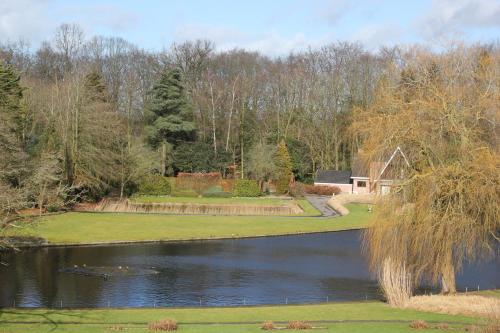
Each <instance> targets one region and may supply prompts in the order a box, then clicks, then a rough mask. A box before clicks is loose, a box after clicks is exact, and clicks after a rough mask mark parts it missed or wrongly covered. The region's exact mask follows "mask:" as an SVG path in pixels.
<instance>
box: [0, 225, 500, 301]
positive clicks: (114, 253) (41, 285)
mask: <svg viewBox="0 0 500 333" xmlns="http://www.w3.org/2000/svg"><path fill="white" fill-rule="evenodd" d="M2 261H3V262H5V263H7V264H8V266H6V267H4V266H0V283H1V288H0V306H4V307H7V306H13V305H15V306H18V307H61V306H62V307H79V308H80V307H89V308H92V307H108V306H110V307H154V306H157V307H159V306H200V305H201V306H238V305H257V304H285V303H288V304H292V303H312V302H326V301H328V302H334V301H356V300H365V299H379V298H381V296H380V293H379V291H378V287H377V284H376V281H375V280H374V279H373V277H372V276H370V274H369V272H368V269H367V265H366V262H365V260H364V258H363V256H362V255H361V252H360V232H359V231H343V232H334V233H322V234H309V235H299V236H282V237H265V238H247V239H235V240H212V241H193V242H180V243H151V244H133V245H113V246H109V245H107V246H87V247H57V248H37V249H29V250H23V251H22V252H20V253H15V254H13V253H9V254H4V255H3V256H2ZM499 263H500V261H499V260H498V256H497V258H496V259H495V260H493V261H490V262H487V263H482V264H480V265H473V266H467V267H465V268H464V271H463V272H462V273H461V274H460V275H458V276H457V285H458V288H459V289H460V290H464V289H465V288H466V287H467V288H468V289H469V290H477V287H478V286H479V288H481V289H491V288H499V287H500V265H499ZM74 265H78V267H82V266H83V265H86V266H87V267H91V266H94V267H111V268H113V269H114V270H115V271H116V270H117V267H123V268H124V269H125V267H129V268H130V269H135V270H141V269H145V270H147V272H150V271H151V270H154V271H156V272H157V274H144V275H130V276H129V275H126V274H125V275H118V276H116V275H111V276H109V277H107V278H103V277H101V276H84V275H76V274H71V273H68V272H65V271H64V269H66V268H70V269H71V268H73V267H74ZM422 291H424V290H422Z"/></svg>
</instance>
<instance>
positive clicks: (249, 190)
mask: <svg viewBox="0 0 500 333" xmlns="http://www.w3.org/2000/svg"><path fill="white" fill-rule="evenodd" d="M233 195H234V196H235V197H258V196H260V187H259V183H257V182H256V181H255V180H251V179H238V180H236V181H235V182H234V188H233Z"/></svg>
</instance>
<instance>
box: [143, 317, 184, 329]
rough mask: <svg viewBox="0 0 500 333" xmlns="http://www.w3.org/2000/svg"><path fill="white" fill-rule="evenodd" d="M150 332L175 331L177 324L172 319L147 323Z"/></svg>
mask: <svg viewBox="0 0 500 333" xmlns="http://www.w3.org/2000/svg"><path fill="white" fill-rule="evenodd" d="M148 328H149V330H150V331H175V330H177V322H176V321H175V320H173V319H162V320H159V321H155V322H152V323H149V325H148Z"/></svg>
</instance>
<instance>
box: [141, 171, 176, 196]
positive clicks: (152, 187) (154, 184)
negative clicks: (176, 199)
mask: <svg viewBox="0 0 500 333" xmlns="http://www.w3.org/2000/svg"><path fill="white" fill-rule="evenodd" d="M171 190H172V189H171V187H170V182H169V180H168V178H167V177H163V176H160V175H148V176H146V177H144V178H143V179H141V181H140V182H139V191H138V193H139V194H141V195H169V194H170V192H171Z"/></svg>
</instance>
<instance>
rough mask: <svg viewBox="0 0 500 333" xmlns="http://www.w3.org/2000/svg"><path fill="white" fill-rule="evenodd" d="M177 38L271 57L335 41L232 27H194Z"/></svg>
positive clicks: (184, 28) (182, 30) (183, 29)
mask: <svg viewBox="0 0 500 333" xmlns="http://www.w3.org/2000/svg"><path fill="white" fill-rule="evenodd" d="M174 39H175V40H176V41H185V40H193V39H209V40H211V41H213V42H215V45H216V47H217V49H218V50H220V51H227V50H231V49H235V48H242V49H245V50H249V51H259V52H261V53H263V54H265V55H268V56H281V55H285V54H288V53H289V52H292V51H294V52H297V51H304V50H306V49H307V48H308V47H309V46H311V47H316V46H320V45H323V44H325V43H327V42H328V41H331V40H332V38H331V36H330V35H324V36H319V37H317V38H314V39H310V38H308V37H307V36H306V35H305V34H304V33H300V32H299V33H296V34H294V35H292V36H283V35H281V34H279V33H277V32H275V31H270V32H265V33H260V34H259V33H256V34H250V33H246V32H243V31H240V30H238V29H235V28H230V27H224V26H206V25H193V24H190V25H185V26H182V27H180V28H179V29H177V31H176V32H175V36H174Z"/></svg>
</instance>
